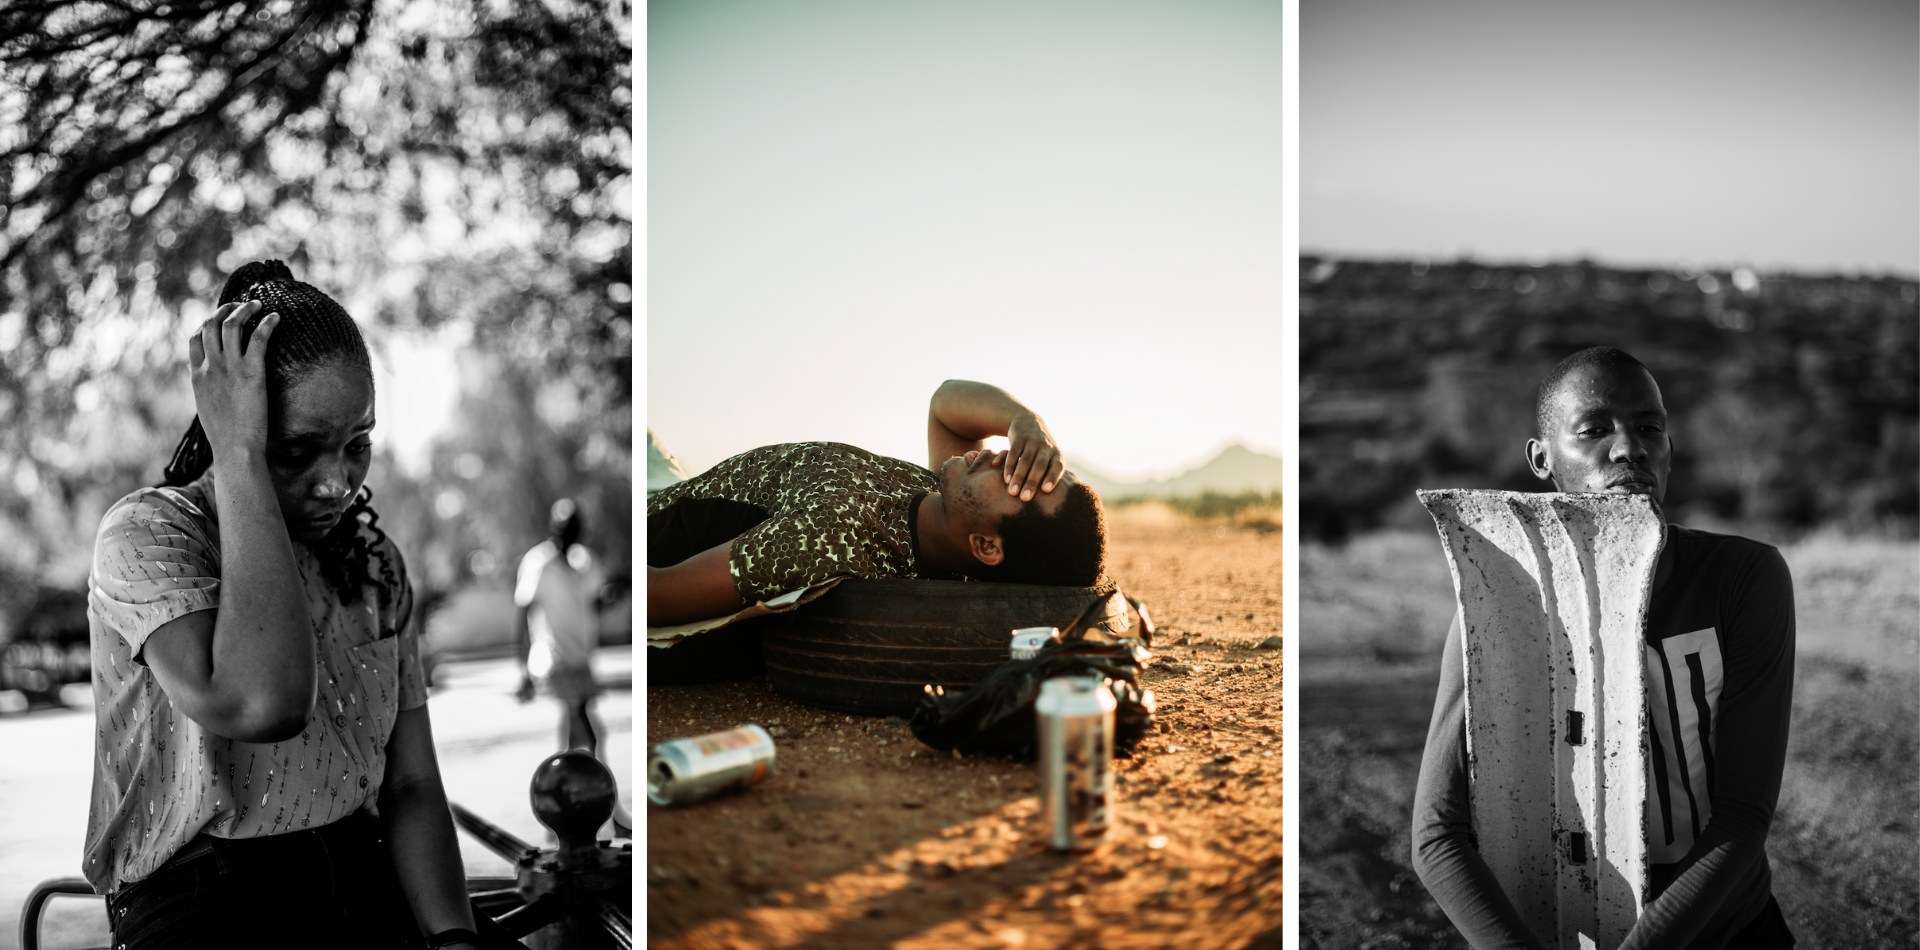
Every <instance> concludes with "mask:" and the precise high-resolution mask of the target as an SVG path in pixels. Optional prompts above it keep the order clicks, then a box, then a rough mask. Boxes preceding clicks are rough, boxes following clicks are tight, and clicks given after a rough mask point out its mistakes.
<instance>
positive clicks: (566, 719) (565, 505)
mask: <svg viewBox="0 0 1920 950" xmlns="http://www.w3.org/2000/svg"><path fill="white" fill-rule="evenodd" d="M547 527H548V530H549V531H550V532H551V537H549V538H547V540H545V541H542V542H540V543H539V544H536V545H534V546H533V549H532V550H530V551H528V552H527V553H526V556H524V557H522V558H521V559H520V573H519V577H518V580H517V581H516V583H515V584H514V587H513V605H514V612H513V630H514V641H515V642H516V643H518V644H520V650H519V654H520V697H521V699H522V700H526V699H530V698H532V696H533V680H534V678H535V677H536V676H538V677H540V678H543V679H545V680H546V683H547V688H548V689H549V690H551V691H552V692H553V695H554V696H555V698H557V699H559V700H560V702H561V704H562V706H563V707H565V708H564V710H563V711H562V713H561V720H560V725H561V742H562V746H563V747H564V748H567V749H585V750H587V751H588V752H589V753H592V754H594V755H596V756H597V755H598V754H599V748H600V737H599V731H598V730H597V729H596V728H595V727H594V723H593V717H592V715H591V713H590V712H589V710H588V708H587V707H588V706H589V705H590V704H591V703H592V702H593V698H594V697H595V696H597V695H599V693H600V689H599V685H598V684H596V683H595V682H594V681H593V665H592V663H593V650H594V648H595V647H597V646H599V644H600V629H599V628H600V622H599V619H600V618H599V612H598V611H597V610H596V609H595V600H596V591H597V590H598V587H599V585H598V582H597V577H596V575H597V571H596V569H595V567H594V563H593V553H592V552H590V551H588V550H587V549H586V546H585V545H582V544H581V543H580V535H581V533H582V530H583V526H582V524H581V519H580V508H579V506H578V505H576V504H575V503H574V501H573V499H571V498H562V499H560V500H559V501H556V502H554V503H553V508H552V509H551V511H550V512H549V517H548V520H547Z"/></svg>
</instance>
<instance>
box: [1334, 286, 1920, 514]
mask: <svg viewBox="0 0 1920 950" xmlns="http://www.w3.org/2000/svg"><path fill="white" fill-rule="evenodd" d="M1301 273H1302V275H1303V281H1302V286H1301V292H1300V347H1301V354H1300V378H1301V394H1300V482H1301V518H1302V521H1303V527H1304V528H1305V530H1306V531H1307V533H1308V534H1309V535H1312V536H1315V537H1319V538H1323V539H1330V540H1338V539H1339V538H1341V537H1343V536H1344V535H1346V534H1347V533H1349V532H1352V531H1360V530H1366V529H1369V528H1374V527H1379V526H1382V525H1395V526H1400V527H1415V528H1419V529H1420V530H1430V529H1431V526H1432V522H1431V521H1430V520H1429V519H1427V516H1426V515H1425V513H1424V512H1423V511H1421V510H1420V508H1419V507H1418V504H1417V503H1416V502H1415V500H1414V498H1413V490H1414V489H1415V488H1456V487H1458V488H1499V489H1507V490H1513V491H1545V490H1551V489H1550V488H1549V486H1547V485H1546V483H1544V482H1541V481H1539V480H1538V479H1536V478H1534V477H1533V474H1532V473H1531V472H1530V471H1529V470H1528V469H1527V466H1526V463H1525V460H1524V453H1523V447H1524V445H1525V442H1526V440H1527V439H1528V438H1529V437H1530V436H1532V435H1533V429H1534V420H1533V401H1534V395H1535V388H1536V387H1537V386H1538V385H1539V382H1540V380H1541V379H1542V378H1544V377H1545V376H1546V374H1547V372H1548V370H1550V369H1551V368H1552V367H1553V365H1554V364H1555V363H1557V362H1559V361H1560V360H1561V359H1563V358H1565V357H1566V356H1568V355H1570V354H1572V353H1574V352H1575V351H1577V350H1581V349H1584V348H1586V347H1589V346H1596V345H1600V344H1608V345H1612V346H1618V347H1620V348H1622V349H1625V350H1626V351H1627V352H1629V353H1632V354H1633V355H1634V356H1635V357H1637V358H1638V359H1639V360H1640V361H1641V362H1643V363H1645V364H1646V365H1647V367H1648V368H1649V369H1651V370H1652V371H1653V375H1654V378H1655V379H1656V380H1657V381H1658V382H1659V384H1660V388H1661V391H1662V395H1663V397H1664V398H1665V401H1666V405H1667V411H1668V412H1669V413H1671V414H1672V418H1671V426H1670V431H1671V432H1672V433H1673V438H1674V446H1675V448H1674V461H1673V472H1672V477H1671V481H1670V483H1669V486H1668V492H1667V506H1668V509H1669V510H1670V511H1671V512H1672V513H1673V516H1674V519H1675V520H1676V521H1679V522H1680V523H1682V524H1695V525H1697V526H1700V527H1714V526H1716V525H1718V526H1721V527H1730V528H1735V529H1739V530H1745V531H1748V532H1750V533H1760V534H1763V535H1765V534H1771V535H1776V536H1777V535H1779V534H1781V533H1786V534H1792V533H1797V532H1799V531H1804V530H1807V529H1811V528H1815V527H1820V526H1833V527H1837V528H1841V529H1844V530H1854V531H1875V532H1891V533H1894V534H1898V535H1905V536H1911V535H1912V534H1913V533H1914V532H1915V529H1916V524H1920V306H1916V303H1917V302H1920V285H1917V284H1916V282H1915V281H1914V279H1913V278H1911V277H1900V276H1880V277H1874V276H1843V275H1810V274H1792V273H1768V274H1764V275H1763V274H1760V273H1757V272H1755V271H1753V270H1751V269H1749V268H1735V269H1733V270H1730V271H1729V270H1722V271H1718V272H1715V271H1709V270H1697V269H1682V268H1674V269H1646V268H1640V269H1627V268H1610V267H1605V266H1602V265H1597V264H1593V263H1590V262H1575V263H1561V264H1547V265H1542V266H1537V267H1535V266H1524V265H1522V266H1512V265H1506V266H1503V265H1497V264H1486V263H1478V262H1474V261H1470V260H1469V261H1458V262H1448V263H1430V262H1426V261H1342V260H1334V259H1329V258H1318V257H1312V256H1303V257H1302V259H1301Z"/></svg>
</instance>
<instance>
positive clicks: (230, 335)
mask: <svg viewBox="0 0 1920 950" xmlns="http://www.w3.org/2000/svg"><path fill="white" fill-rule="evenodd" d="M256 307H257V305H256V304H255V303H253V301H248V302H246V303H244V304H241V305H240V306H238V307H235V308H233V310H232V311H231V312H230V313H228V314H227V316H226V319H224V320H221V321H220V352H221V353H230V354H232V355H234V356H239V355H240V328H241V327H243V326H245V325H246V322H247V318H248V317H250V316H252V315H253V311H254V310H255V308H256Z"/></svg>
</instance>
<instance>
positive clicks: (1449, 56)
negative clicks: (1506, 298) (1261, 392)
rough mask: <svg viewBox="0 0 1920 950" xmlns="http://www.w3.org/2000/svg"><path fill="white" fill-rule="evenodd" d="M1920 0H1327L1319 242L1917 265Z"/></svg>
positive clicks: (1322, 41) (1314, 115)
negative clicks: (1682, 0)
mask: <svg viewBox="0 0 1920 950" xmlns="http://www.w3.org/2000/svg"><path fill="white" fill-rule="evenodd" d="M1917 11H1920V6H1916V4H1914V3H1912V2H1911V0H1902V2H1861V0H1839V2H1823V3H1786V2H1777V0H1705V2H1698V0H1690V2H1685V3H1666V2H1644V0H1634V2H1614V0H1610V2H1605V3H1567V2H1532V0H1439V2H1429V0H1339V2H1330V0H1316V2H1311V3H1307V4H1305V5H1304V6H1303V7H1302V9H1301V23H1300V71H1301V76H1300V103H1301V105H1300V162H1301V166H1300V181H1301V192H1302V196H1301V218H1300V229H1301V244H1302V246H1303V247H1304V248H1307V249H1310V250H1311V249H1319V250H1328V251H1334V252H1343V253H1352V254H1360V255H1366V256H1385V255H1395V256H1398V255H1411V254H1426V255H1431V256H1436V257H1452V256H1454V255H1457V254H1459V253H1461V252H1463V251H1471V252H1472V253H1473V254H1474V255H1475V256H1477V257H1481V258H1493V259H1501V258H1507V259H1526V258H1529V257H1541V256H1544V257H1553V258H1569V257H1574V256H1578V255H1592V256H1594V257H1596V258H1598V259H1600V260H1604V261H1614V262H1629V263H1673V262H1687V261H1691V262H1697V263H1703V264H1719V265H1722V266H1724V265H1728V264H1733V263H1741V262H1744V263H1751V264H1756V265H1761V266H1789V267H1795V268H1803V269H1828V268H1840V269H1845V270H1868V271H1881V270H1894V271H1898V272H1901V273H1904V274H1914V273H1920V173H1917V172H1916V169H1920V12H1917Z"/></svg>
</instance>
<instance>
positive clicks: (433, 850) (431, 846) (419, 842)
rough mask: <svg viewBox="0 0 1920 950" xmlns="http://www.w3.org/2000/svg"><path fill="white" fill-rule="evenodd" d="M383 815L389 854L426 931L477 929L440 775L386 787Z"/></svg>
mask: <svg viewBox="0 0 1920 950" xmlns="http://www.w3.org/2000/svg"><path fill="white" fill-rule="evenodd" d="M380 817H381V819H382V820H383V821H384V822H385V823H386V834H387V855H388V857H389V858H391V859H392V861H393V868H394V872H395V873H396V874H397V875H398V876H399V878H400V890H401V891H402V892H403V893H405V894H406V895H407V906H409V907H411V908H413V918H414V921H415V922H416V923H418V924H419V925H420V931H421V933H423V934H433V933H438V932H440V931H442V930H452V929H455V928H460V929H463V930H472V929H473V905H472V904H471V903H470V902H469V901H468V898H467V874H466V870H465V868H464V867H463V866H462V865H461V863H460V843H459V841H458V840H457V839H456V837H455V834H454V830H453V814H452V812H451V811H450V810H449V809H448V807H447V793H446V790H445V789H444V788H442V787H441V784H440V779H439V777H438V776H435V777H432V778H426V779H420V780H418V781H414V782H411V783H408V784H406V785H403V786H401V787H399V788H393V789H386V788H383V789H381V792H380Z"/></svg>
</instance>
